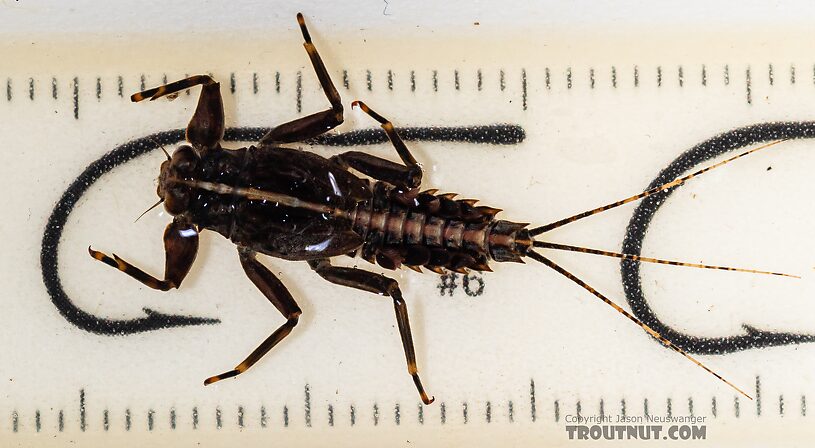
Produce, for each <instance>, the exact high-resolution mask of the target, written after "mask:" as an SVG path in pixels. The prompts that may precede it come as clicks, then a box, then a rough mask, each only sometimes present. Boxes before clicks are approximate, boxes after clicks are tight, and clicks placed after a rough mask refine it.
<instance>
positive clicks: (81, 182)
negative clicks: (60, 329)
mask: <svg viewBox="0 0 815 448" xmlns="http://www.w3.org/2000/svg"><path fill="white" fill-rule="evenodd" d="M268 131H269V128H229V129H227V130H226V135H225V136H224V140H226V141H246V142H248V141H257V140H260V138H261V137H263V135H264V134H266V133H267V132H268ZM399 133H400V135H401V136H402V137H403V138H404V139H405V140H427V141H459V142H470V143H487V144H494V145H512V144H517V143H520V142H522V141H523V140H524V138H525V137H526V134H525V132H524V130H523V128H522V127H520V126H517V125H508V124H507V125H501V124H499V125H489V126H469V127H446V128H445V127H430V128H427V127H425V128H421V127H415V128H400V129H399ZM183 139H184V130H183V129H176V130H172V131H164V132H158V133H156V134H152V135H149V136H146V137H141V138H137V139H135V140H132V141H130V142H127V143H125V144H123V145H121V146H118V147H116V148H114V149H113V150H112V151H110V152H109V153H107V154H105V155H103V156H102V157H101V158H99V159H97V160H96V161H94V162H93V163H91V164H90V165H88V167H87V168H85V170H84V171H83V172H82V173H81V174H80V175H79V176H78V177H77V178H76V179H75V180H74V181H73V182H71V184H70V185H69V186H68V188H67V189H66V190H65V192H64V193H63V194H62V197H61V198H60V199H59V201H58V202H57V204H56V206H55V207H54V210H53V211H52V212H51V216H50V217H49V218H48V223H47V224H46V226H45V231H44V233H43V236H42V249H41V252H40V264H41V267H42V280H43V283H44V284H45V288H46V290H47V291H48V295H49V296H50V298H51V302H53V303H54V306H55V307H56V308H57V310H58V311H59V313H60V314H61V315H62V316H63V317H64V318H65V319H66V320H67V321H68V322H70V323H71V324H73V325H74V326H76V327H77V328H80V329H82V330H85V331H89V332H91V333H96V334H102V335H126V334H133V333H140V332H143V331H153V330H159V329H162V328H171V327H185V326H191V325H206V324H216V323H218V322H220V321H219V320H218V319H211V318H205V317H195V316H182V315H173V314H163V313H160V312H158V311H155V310H152V309H149V308H145V309H144V313H145V316H144V317H141V318H137V319H130V320H113V319H104V318H101V317H99V316H95V315H93V314H90V313H87V312H85V311H83V310H81V309H79V308H77V306H76V305H74V303H73V302H72V301H71V299H70V297H68V295H67V294H66V293H65V290H64V289H63V288H62V282H61V280H60V276H59V263H58V261H59V244H60V239H61V238H62V232H63V230H64V228H65V224H66V223H67V221H68V215H70V214H71V212H72V211H73V209H74V207H75V206H76V204H77V202H78V201H79V199H80V198H81V197H82V195H83V194H85V192H87V191H88V189H90V187H91V186H92V185H93V184H94V182H96V181H97V180H99V178H100V177H102V175H104V174H105V173H107V172H109V171H111V170H113V169H114V168H116V167H117V166H119V165H123V164H125V163H127V162H129V161H131V160H133V159H135V158H137V157H139V156H142V155H144V154H147V153H149V152H150V151H153V150H156V149H158V148H159V145H167V146H170V145H174V144H176V143H178V142H180V141H182V140H183ZM386 141H387V137H386V136H385V132H384V131H382V130H381V129H378V128H377V129H365V130H360V131H354V132H349V133H346V134H332V135H324V136H321V137H319V138H316V139H313V140H310V141H309V142H306V143H308V144H317V145H329V146H354V145H371V144H376V143H384V142H386Z"/></svg>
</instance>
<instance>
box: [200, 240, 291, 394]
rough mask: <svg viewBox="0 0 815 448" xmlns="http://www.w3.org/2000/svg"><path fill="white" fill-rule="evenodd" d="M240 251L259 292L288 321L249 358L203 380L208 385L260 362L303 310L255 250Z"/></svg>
mask: <svg viewBox="0 0 815 448" xmlns="http://www.w3.org/2000/svg"><path fill="white" fill-rule="evenodd" d="M238 254H239V255H240V260H241V265H242V266H243V270H244V271H245V272H246V276H247V277H249V280H252V283H254V284H255V286H257V288H258V289H259V290H260V292H262V293H263V295H264V296H266V298H267V299H269V301H270V302H272V305H274V306H275V308H277V310H278V311H280V314H282V315H283V317H285V318H286V323H284V324H283V325H281V326H280V327H279V328H278V329H277V330H275V332H274V333H272V334H271V336H269V337H268V338H266V340H265V341H263V342H262V343H261V344H260V346H258V348H256V349H255V350H254V351H253V352H252V353H250V354H249V356H247V357H246V359H244V360H243V361H242V362H241V363H240V364H238V365H237V366H236V367H235V368H234V369H232V370H230V371H228V372H225V373H222V374H220V375H216V376H213V377H210V378H207V379H206V380H205V381H204V385H205V386H206V385H208V384H212V383H214V382H216V381H220V380H223V379H226V378H232V377H233V376H237V375H239V374H241V373H243V372H245V371H247V370H248V369H249V368H250V367H252V366H253V365H254V364H255V363H256V362H258V361H259V360H260V358H262V357H263V355H265V354H266V353H269V350H271V349H272V348H273V347H274V346H275V345H277V344H278V343H279V342H280V341H282V340H283V338H285V337H286V336H288V335H289V333H291V330H292V329H293V328H294V327H295V325H297V321H298V320H299V318H300V314H302V311H300V307H299V306H298V305H297V302H295V301H294V298H293V297H292V296H291V293H289V290H288V289H286V286H285V285H283V282H281V281H280V279H278V278H277V277H275V275H274V274H272V272H271V271H269V270H268V269H267V268H266V267H265V266H263V265H262V264H261V263H260V262H259V261H257V259H256V258H255V252H254V251H251V250H248V249H242V248H239V249H238Z"/></svg>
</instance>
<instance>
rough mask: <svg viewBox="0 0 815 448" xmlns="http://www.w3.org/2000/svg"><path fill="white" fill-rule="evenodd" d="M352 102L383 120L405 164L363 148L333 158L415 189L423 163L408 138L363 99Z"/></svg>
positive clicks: (366, 172) (380, 121) (386, 130)
mask: <svg viewBox="0 0 815 448" xmlns="http://www.w3.org/2000/svg"><path fill="white" fill-rule="evenodd" d="M353 106H359V108H360V109H362V110H363V112H365V113H366V114H368V115H370V116H371V117H372V118H373V119H374V120H376V121H378V122H379V123H381V125H382V129H383V130H384V131H385V134H386V135H387V136H388V139H389V140H390V141H391V144H393V147H394V148H395V149H396V152H397V154H399V158H400V159H402V163H404V165H399V164H398V163H394V162H391V161H390V160H386V159H383V158H381V157H376V156H372V155H370V154H366V153H364V152H360V151H349V152H345V153H342V154H339V155H336V156H334V157H332V158H331V160H333V161H335V162H337V163H339V164H340V165H342V166H344V167H346V168H347V167H351V168H354V169H355V170H358V171H360V172H362V173H365V174H367V175H368V176H371V177H373V178H374V179H379V180H383V181H385V182H388V183H390V184H392V185H396V186H397V187H400V188H402V189H407V190H412V189H415V188H418V187H419V185H420V184H421V183H422V167H420V166H419V164H418V163H417V162H416V159H415V158H414V157H413V154H411V153H410V150H409V149H408V147H407V145H405V142H404V141H403V140H402V138H401V137H399V134H398V133H397V132H396V129H394V127H393V123H391V122H390V120H388V119H386V118H385V117H383V116H382V115H379V114H378V113H376V112H374V111H373V110H371V109H370V108H369V107H368V106H367V105H365V103H363V102H362V101H354V102H353V103H352V107H353Z"/></svg>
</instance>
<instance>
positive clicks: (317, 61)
mask: <svg viewBox="0 0 815 448" xmlns="http://www.w3.org/2000/svg"><path fill="white" fill-rule="evenodd" d="M297 23H299V24H300V31H302V33H303V39H304V40H305V42H304V43H303V46H304V47H305V48H306V52H307V53H308V57H309V59H311V65H312V66H313V67H314V71H315V72H317V79H319V80H320V85H321V86H322V88H323V92H325V96H326V97H328V102H330V103H331V109H328V110H324V111H322V112H317V113H316V114H311V115H308V116H306V117H302V118H298V119H296V120H293V121H290V122H288V123H283V124H281V125H279V126H277V127H275V128H274V129H272V130H271V131H269V132H268V133H267V134H266V135H264V136H263V138H262V139H260V143H261V144H269V145H271V144H275V143H291V142H299V141H302V140H307V139H310V138H313V137H316V136H318V135H320V134H322V133H324V132H326V131H329V130H331V129H334V128H335V127H337V126H339V125H340V124H342V120H343V117H342V113H343V108H342V100H341V99H340V94H339V92H337V88H336V87H334V83H333V82H332V81H331V76H329V74H328V70H327V69H326V68H325V64H324V63H323V60H322V58H320V54H319V53H317V47H315V46H314V44H313V43H311V35H310V34H309V32H308V28H306V22H305V20H304V19H303V15H302V14H300V13H298V14H297Z"/></svg>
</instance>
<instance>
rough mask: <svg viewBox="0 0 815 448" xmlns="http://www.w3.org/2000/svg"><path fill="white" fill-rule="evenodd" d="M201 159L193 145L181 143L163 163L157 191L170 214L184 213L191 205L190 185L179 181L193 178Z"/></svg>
mask: <svg viewBox="0 0 815 448" xmlns="http://www.w3.org/2000/svg"><path fill="white" fill-rule="evenodd" d="M200 160H201V158H200V157H199V156H198V153H197V152H195V150H194V149H193V148H192V146H189V145H181V146H179V147H178V149H176V150H175V152H174V153H173V155H172V157H170V156H169V155H168V156H167V160H165V161H164V162H163V163H162V164H161V174H159V177H158V188H157V190H156V193H158V196H159V198H161V200H162V201H163V202H164V208H165V209H166V210H167V211H168V212H169V213H170V214H173V215H177V214H180V213H183V212H184V211H185V210H186V209H187V207H188V206H189V202H190V194H191V193H190V186H189V185H185V184H184V183H182V182H179V181H183V180H193V178H194V173H195V170H196V168H197V167H198V164H199V162H200Z"/></svg>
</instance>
